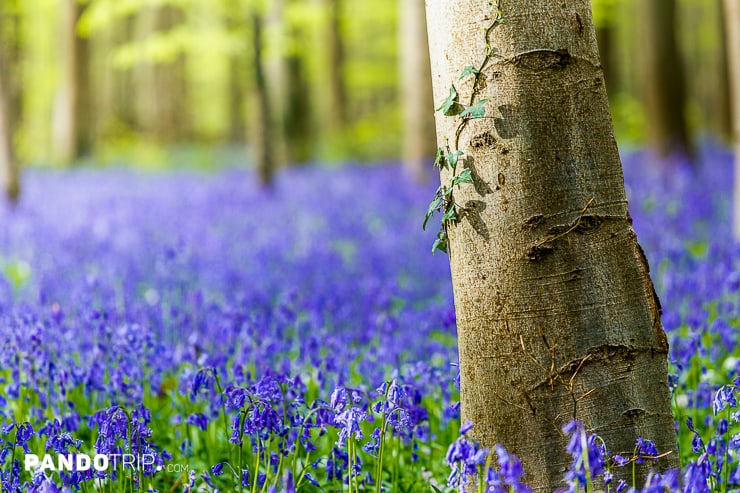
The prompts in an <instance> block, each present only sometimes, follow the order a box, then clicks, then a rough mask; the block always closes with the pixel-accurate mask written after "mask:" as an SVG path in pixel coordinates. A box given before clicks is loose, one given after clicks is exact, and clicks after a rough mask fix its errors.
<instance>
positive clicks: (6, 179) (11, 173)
mask: <svg viewBox="0 0 740 493" xmlns="http://www.w3.org/2000/svg"><path fill="white" fill-rule="evenodd" d="M9 17H10V16H9V15H8V13H7V12H5V11H4V9H3V7H2V6H0V33H3V34H5V33H7V32H12V33H13V35H14V38H15V39H8V38H7V37H6V36H2V39H0V175H1V176H2V179H3V190H4V193H5V196H6V198H7V199H8V200H9V201H10V202H11V203H15V202H16V201H17V200H18V196H19V195H20V177H19V176H18V175H19V173H18V166H17V163H16V161H15V153H14V152H13V128H14V124H13V122H14V121H15V119H16V118H17V115H15V114H14V112H13V111H12V109H11V106H12V104H11V100H12V97H11V94H12V91H11V88H12V84H11V77H12V74H13V73H15V71H14V68H15V65H14V63H13V62H14V61H15V56H13V53H11V50H16V49H17V44H18V39H17V34H18V31H17V29H12V30H6V29H7V25H6V23H7V22H10V21H11V19H9Z"/></svg>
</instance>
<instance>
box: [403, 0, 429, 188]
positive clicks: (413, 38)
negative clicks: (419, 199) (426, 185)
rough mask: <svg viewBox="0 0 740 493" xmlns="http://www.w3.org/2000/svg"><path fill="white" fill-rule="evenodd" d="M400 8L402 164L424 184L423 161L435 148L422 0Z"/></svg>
mask: <svg viewBox="0 0 740 493" xmlns="http://www.w3.org/2000/svg"><path fill="white" fill-rule="evenodd" d="M400 5H401V15H400V16H399V23H398V24H399V38H400V41H401V46H400V48H401V57H400V60H401V67H400V72H401V106H402V109H403V163H404V166H405V167H406V169H407V170H408V172H409V173H410V174H411V176H413V177H414V178H416V180H417V181H424V180H425V178H426V175H427V173H426V170H425V168H424V162H425V160H426V159H429V158H431V157H433V156H434V154H435V147H436V146H435V143H434V142H435V139H434V106H433V105H434V100H433V98H432V75H431V72H430V71H429V44H428V42H427V29H426V16H425V11H424V0H401V3H400Z"/></svg>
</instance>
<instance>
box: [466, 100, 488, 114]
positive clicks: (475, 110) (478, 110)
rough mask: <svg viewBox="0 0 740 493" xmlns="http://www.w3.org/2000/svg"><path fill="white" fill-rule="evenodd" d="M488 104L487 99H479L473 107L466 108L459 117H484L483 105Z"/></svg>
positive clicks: (484, 109) (484, 108)
mask: <svg viewBox="0 0 740 493" xmlns="http://www.w3.org/2000/svg"><path fill="white" fill-rule="evenodd" d="M487 102H488V100H487V99H481V100H480V101H478V102H477V103H475V104H474V105H473V106H468V107H467V108H465V110H464V111H463V112H462V113H460V116H461V117H463V118H464V117H466V116H469V117H471V118H483V117H484V116H485V115H486V107H485V104H486V103H487Z"/></svg>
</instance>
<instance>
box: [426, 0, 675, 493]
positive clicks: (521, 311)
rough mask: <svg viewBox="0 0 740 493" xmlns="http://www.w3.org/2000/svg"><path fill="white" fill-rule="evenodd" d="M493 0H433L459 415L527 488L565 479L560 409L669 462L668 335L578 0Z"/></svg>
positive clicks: (587, 16)
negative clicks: (555, 0)
mask: <svg viewBox="0 0 740 493" xmlns="http://www.w3.org/2000/svg"><path fill="white" fill-rule="evenodd" d="M489 5H490V3H489V2H485V1H481V0H461V1H459V2H448V1H445V0H429V1H428V2H427V19H428V30H429V33H430V39H429V43H430V47H431V56H432V79H433V81H434V95H435V100H436V101H437V102H438V103H440V102H442V101H444V103H442V107H441V111H440V112H438V113H437V116H436V121H437V142H438V144H439V145H440V146H441V148H442V152H443V153H444V154H446V155H447V157H446V159H445V160H444V162H443V163H442V173H441V179H442V189H441V190H442V193H441V206H440V207H441V208H443V209H444V211H445V213H446V215H445V217H446V218H448V219H447V221H446V222H445V223H444V226H445V227H446V228H445V229H446V233H447V235H448V247H449V255H450V266H451V270H452V281H453V287H454V296H455V310H456V313H457V328H458V343H459V352H460V391H461V405H462V407H461V410H462V420H463V422H465V421H468V420H470V421H472V422H473V423H474V424H475V427H474V428H473V431H472V433H473V436H474V437H475V438H477V439H478V440H479V441H480V442H481V443H482V445H483V446H484V447H487V448H493V446H494V444H496V443H502V444H503V445H504V446H505V447H507V449H509V450H510V451H512V452H514V453H516V454H517V455H518V456H519V458H520V459H521V460H522V463H523V466H524V470H525V471H526V472H527V478H526V479H527V481H528V483H529V484H530V485H532V486H533V488H534V490H535V491H541V492H544V491H547V492H551V491H554V490H555V489H557V488H558V487H560V486H562V484H561V481H562V472H563V471H564V470H565V469H566V468H567V467H566V466H567V464H568V462H569V459H568V458H567V457H566V455H565V446H566V439H565V437H564V436H563V433H562V431H561V429H562V426H563V425H564V424H566V423H567V422H569V421H570V420H572V419H578V420H580V421H582V422H583V423H584V424H585V425H586V427H587V429H588V430H590V431H592V432H596V433H598V434H599V435H600V436H602V437H603V438H604V440H605V441H606V444H607V445H608V447H609V451H610V452H611V453H620V454H627V455H629V454H630V453H631V452H632V450H633V449H634V446H635V440H636V438H637V437H640V436H642V437H645V438H650V439H653V440H655V442H656V444H657V447H658V450H659V451H661V452H672V454H671V455H669V456H668V457H667V458H665V459H663V460H662V466H663V467H669V466H670V467H676V466H678V456H677V454H676V438H675V431H674V428H673V416H672V413H671V404H670V392H669V389H668V375H667V353H668V344H667V341H666V337H665V334H664V332H663V329H662V326H661V322H660V306H659V302H658V299H657V296H656V294H655V291H654V289H653V285H652V282H651V280H650V277H649V272H648V264H647V260H646V259H645V256H644V254H643V252H642V249H641V248H640V246H639V245H638V243H637V239H636V235H635V232H634V231H633V229H632V225H631V218H630V215H629V212H628V208H627V200H626V197H625V190H624V184H623V177H622V170H621V164H620V158H619V153H618V150H617V146H616V143H615V140H614V134H613V129H612V124H611V120H610V117H609V106H608V101H607V97H606V91H605V88H604V79H603V73H602V71H601V69H600V67H599V65H600V63H599V58H598V51H597V44H596V36H595V29H594V24H593V21H592V16H591V7H590V4H589V2H588V1H587V0H574V1H572V2H569V3H568V4H567V7H566V8H559V9H553V8H552V3H551V2H550V1H549V0H507V1H506V2H505V3H503V7H502V10H501V12H500V14H501V15H502V16H503V18H504V19H505V22H504V23H498V22H497V21H496V19H497V11H496V8H495V3H494V8H493V9H492V10H491V9H489V8H488V6H489ZM491 47H492V49H491ZM466 67H467V68H466ZM458 152H460V153H461V154H458ZM455 161H457V164H455ZM445 229H443V231H442V233H441V237H442V238H444V235H445ZM617 474H622V475H624V476H626V475H628V474H630V472H628V471H618V472H617ZM643 474H644V471H643Z"/></svg>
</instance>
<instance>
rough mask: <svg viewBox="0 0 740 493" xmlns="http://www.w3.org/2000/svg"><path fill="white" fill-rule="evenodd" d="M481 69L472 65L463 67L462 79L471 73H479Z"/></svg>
mask: <svg viewBox="0 0 740 493" xmlns="http://www.w3.org/2000/svg"><path fill="white" fill-rule="evenodd" d="M478 72H479V70H478V69H477V68H475V67H473V66H472V65H466V66H465V68H464V69H463V71H462V73H461V74H460V80H462V79H464V78H465V77H467V76H469V75H477V74H478Z"/></svg>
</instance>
